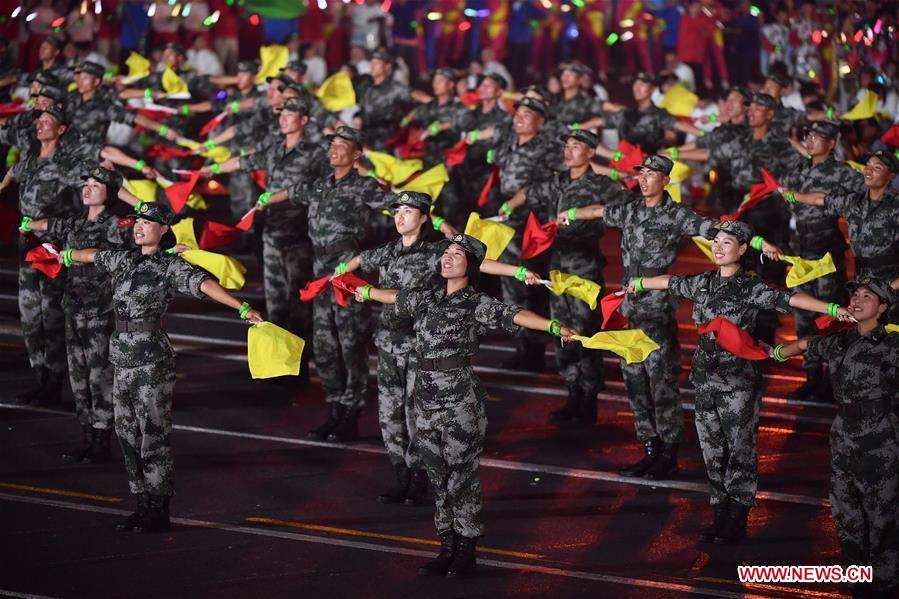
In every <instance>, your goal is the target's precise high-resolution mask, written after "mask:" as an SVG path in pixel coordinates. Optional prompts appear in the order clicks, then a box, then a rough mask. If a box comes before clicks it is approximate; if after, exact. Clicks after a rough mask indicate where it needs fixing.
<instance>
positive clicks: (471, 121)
mask: <svg viewBox="0 0 899 599" xmlns="http://www.w3.org/2000/svg"><path fill="white" fill-rule="evenodd" d="M500 103H501V101H500V102H497V103H496V106H494V107H493V108H492V109H491V110H489V111H487V112H484V111H483V108H482V106H481V105H480V104H478V105H477V106H476V107H475V108H472V109H469V110H468V112H466V113H465V114H464V115H463V117H462V125H461V128H462V130H463V131H476V130H480V129H486V128H487V127H496V129H497V132H496V133H495V134H494V135H495V136H497V137H498V136H499V135H500V133H499V130H500V129H502V128H503V127H504V126H505V125H507V124H509V123H510V122H511V121H512V115H510V114H509V113H508V112H507V111H505V110H503V109H502V107H501V106H500ZM492 146H493V142H492V140H490V139H479V140H477V141H475V142H474V143H473V144H471V145H469V146H468V152H467V153H466V155H465V163H466V164H469V165H474V166H476V167H480V166H481V165H483V164H484V163H485V162H486V160H487V150H489V149H490V148H491V147H492Z"/></svg>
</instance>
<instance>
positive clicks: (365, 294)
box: [359, 284, 374, 302]
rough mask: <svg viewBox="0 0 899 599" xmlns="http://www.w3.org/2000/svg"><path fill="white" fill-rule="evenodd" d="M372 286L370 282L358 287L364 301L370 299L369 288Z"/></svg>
mask: <svg viewBox="0 0 899 599" xmlns="http://www.w3.org/2000/svg"><path fill="white" fill-rule="evenodd" d="M373 288H374V285H371V284H369V285H363V286H362V287H360V288H359V295H360V296H361V297H362V299H363V300H364V301H366V302H370V301H371V290H372V289H373Z"/></svg>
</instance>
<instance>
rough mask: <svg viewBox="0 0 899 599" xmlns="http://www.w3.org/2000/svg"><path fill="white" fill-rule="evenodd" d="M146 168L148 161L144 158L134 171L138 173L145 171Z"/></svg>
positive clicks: (138, 162) (139, 161) (135, 166)
mask: <svg viewBox="0 0 899 599" xmlns="http://www.w3.org/2000/svg"><path fill="white" fill-rule="evenodd" d="M146 166H147V161H146V160H144V159H143V158H141V159H140V160H138V161H137V163H136V164H135V165H134V170H136V171H137V172H141V171H143V170H144V168H146Z"/></svg>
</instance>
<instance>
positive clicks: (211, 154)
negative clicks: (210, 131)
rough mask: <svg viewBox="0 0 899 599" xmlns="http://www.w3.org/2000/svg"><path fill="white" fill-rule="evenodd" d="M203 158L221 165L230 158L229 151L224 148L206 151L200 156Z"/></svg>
mask: <svg viewBox="0 0 899 599" xmlns="http://www.w3.org/2000/svg"><path fill="white" fill-rule="evenodd" d="M201 156H203V158H208V159H210V160H211V161H213V162H218V163H222V162H224V161H226V160H228V159H229V158H231V150H229V149H228V148H226V147H225V146H215V147H214V148H212V149H211V150H206V151H205V152H203V153H202V154H201Z"/></svg>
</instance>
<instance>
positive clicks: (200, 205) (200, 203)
mask: <svg viewBox="0 0 899 599" xmlns="http://www.w3.org/2000/svg"><path fill="white" fill-rule="evenodd" d="M187 205H188V206H190V207H191V208H193V209H194V210H208V209H209V204H207V203H206V200H204V199H203V196H201V195H200V194H198V193H192V194H190V195H189V196H187Z"/></svg>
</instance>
